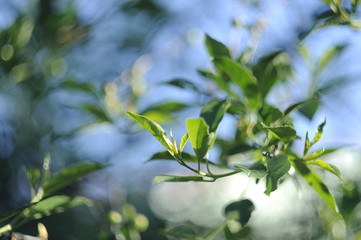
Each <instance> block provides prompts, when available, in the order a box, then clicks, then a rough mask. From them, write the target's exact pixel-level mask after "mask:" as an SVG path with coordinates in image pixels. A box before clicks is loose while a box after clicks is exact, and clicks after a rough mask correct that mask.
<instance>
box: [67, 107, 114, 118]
mask: <svg viewBox="0 0 361 240" xmlns="http://www.w3.org/2000/svg"><path fill="white" fill-rule="evenodd" d="M71 108H76V109H79V110H81V111H83V112H85V113H90V114H91V115H93V116H94V117H95V118H96V119H97V121H100V122H111V121H112V120H111V118H110V117H109V116H108V114H107V113H106V111H105V110H104V109H103V108H102V107H100V106H97V105H93V104H85V105H81V106H76V107H71Z"/></svg>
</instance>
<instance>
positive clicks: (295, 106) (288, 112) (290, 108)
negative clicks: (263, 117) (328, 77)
mask: <svg viewBox="0 0 361 240" xmlns="http://www.w3.org/2000/svg"><path fill="white" fill-rule="evenodd" d="M307 102H308V100H307V101H302V102H299V103H295V104H292V105H291V106H289V107H288V108H287V109H286V110H285V111H284V115H285V116H286V115H288V114H290V113H291V112H293V111H296V110H298V109H300V108H301V107H302V106H303V105H304V104H306V103H307Z"/></svg>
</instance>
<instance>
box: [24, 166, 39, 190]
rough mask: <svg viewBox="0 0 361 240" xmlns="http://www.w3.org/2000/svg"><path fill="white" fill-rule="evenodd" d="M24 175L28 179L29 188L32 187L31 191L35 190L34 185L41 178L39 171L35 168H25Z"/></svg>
mask: <svg viewBox="0 0 361 240" xmlns="http://www.w3.org/2000/svg"><path fill="white" fill-rule="evenodd" d="M25 174H26V177H27V178H28V180H29V182H30V184H31V186H32V187H33V189H36V185H37V184H38V183H39V180H40V177H41V172H40V170H39V169H36V168H27V167H25Z"/></svg>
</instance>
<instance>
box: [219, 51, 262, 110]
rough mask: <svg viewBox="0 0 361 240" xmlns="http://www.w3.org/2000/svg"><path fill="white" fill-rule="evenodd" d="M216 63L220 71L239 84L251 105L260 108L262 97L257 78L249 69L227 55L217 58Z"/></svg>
mask: <svg viewBox="0 0 361 240" xmlns="http://www.w3.org/2000/svg"><path fill="white" fill-rule="evenodd" d="M214 63H215V65H216V68H217V69H218V70H219V71H220V72H225V73H226V74H227V75H228V77H229V78H230V80H231V81H232V82H233V83H235V84H236V85H237V86H239V88H240V89H241V90H242V92H243V94H244V96H245V97H246V98H247V102H248V105H249V107H251V108H252V109H257V108H259V106H260V104H261V102H262V99H261V96H260V94H259V93H258V86H257V81H256V78H255V77H254V76H253V75H252V74H251V73H250V72H249V70H247V69H246V68H245V67H243V66H241V65H240V64H238V63H237V62H234V61H232V60H231V59H230V58H227V57H219V58H216V59H215V60H214Z"/></svg>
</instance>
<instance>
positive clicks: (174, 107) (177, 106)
mask: <svg viewBox="0 0 361 240" xmlns="http://www.w3.org/2000/svg"><path fill="white" fill-rule="evenodd" d="M187 107H188V105H187V104H184V103H180V102H166V103H163V102H162V103H159V104H154V105H152V106H150V107H148V108H147V109H145V110H144V111H142V112H141V115H145V114H146V113H147V112H150V111H152V112H162V113H167V114H171V113H174V112H178V111H181V110H183V109H185V108H187Z"/></svg>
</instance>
